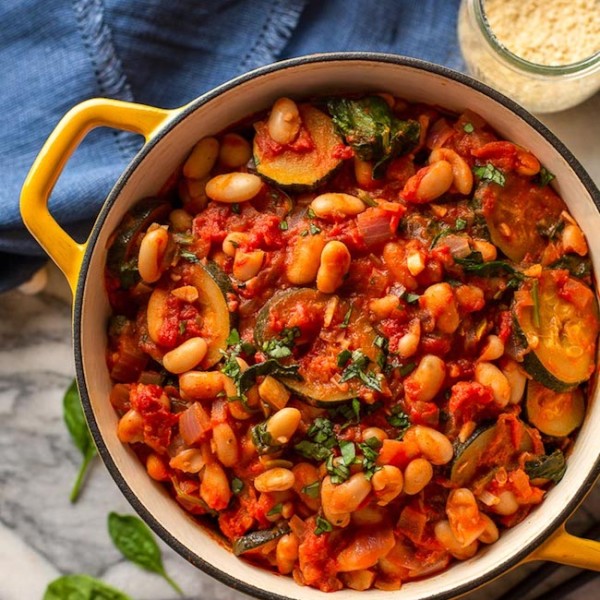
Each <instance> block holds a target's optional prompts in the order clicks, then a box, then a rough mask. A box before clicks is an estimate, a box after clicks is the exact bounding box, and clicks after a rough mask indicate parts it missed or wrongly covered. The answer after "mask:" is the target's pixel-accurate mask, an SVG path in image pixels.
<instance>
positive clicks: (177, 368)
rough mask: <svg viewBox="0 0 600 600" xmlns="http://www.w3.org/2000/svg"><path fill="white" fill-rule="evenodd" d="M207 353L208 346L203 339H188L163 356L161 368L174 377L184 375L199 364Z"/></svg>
mask: <svg viewBox="0 0 600 600" xmlns="http://www.w3.org/2000/svg"><path fill="white" fill-rule="evenodd" d="M207 351H208V344H207V343H206V340H205V339H204V338H201V337H193V338H190V339H189V340H186V341H185V342H183V343H182V344H180V345H179V346H177V348H174V349H173V350H171V351H169V352H167V353H166V354H165V355H164V356H163V367H164V368H165V369H166V370H167V371H169V373H175V374H176V375H179V374H180V373H185V372H186V371H190V370H191V369H193V368H194V367H195V366H196V365H198V364H200V363H201V362H202V359H203V358H204V357H205V356H206V352H207Z"/></svg>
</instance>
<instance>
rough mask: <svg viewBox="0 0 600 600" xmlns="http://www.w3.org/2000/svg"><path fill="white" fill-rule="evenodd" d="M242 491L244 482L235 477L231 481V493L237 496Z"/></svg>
mask: <svg viewBox="0 0 600 600" xmlns="http://www.w3.org/2000/svg"><path fill="white" fill-rule="evenodd" d="M243 489H244V482H243V481H242V480H241V479H238V478H237V477H234V478H233V479H232V480H231V491H232V492H233V493H234V494H239V493H240V492H241V491H242V490H243Z"/></svg>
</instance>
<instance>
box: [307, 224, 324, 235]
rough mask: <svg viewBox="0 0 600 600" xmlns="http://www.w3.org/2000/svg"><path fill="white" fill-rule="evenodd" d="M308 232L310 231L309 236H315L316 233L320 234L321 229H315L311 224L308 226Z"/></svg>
mask: <svg viewBox="0 0 600 600" xmlns="http://www.w3.org/2000/svg"><path fill="white" fill-rule="evenodd" d="M308 230H309V231H310V235H317V233H321V228H320V227H317V226H316V225H315V224H314V223H311V224H310V225H309V226H308Z"/></svg>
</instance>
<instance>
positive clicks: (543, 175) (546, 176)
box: [535, 167, 556, 187]
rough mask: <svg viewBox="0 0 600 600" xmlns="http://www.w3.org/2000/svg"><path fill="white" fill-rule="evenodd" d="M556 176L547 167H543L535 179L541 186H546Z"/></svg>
mask: <svg viewBox="0 0 600 600" xmlns="http://www.w3.org/2000/svg"><path fill="white" fill-rule="evenodd" d="M555 178H556V175H555V174H554V173H551V172H550V171H548V169H546V167H542V168H541V169H540V172H539V173H538V174H537V175H536V177H535V181H536V183H537V184H538V185H539V186H540V187H544V186H546V185H548V184H549V183H550V182H551V181H552V180H553V179H555Z"/></svg>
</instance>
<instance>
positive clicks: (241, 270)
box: [233, 250, 265, 281]
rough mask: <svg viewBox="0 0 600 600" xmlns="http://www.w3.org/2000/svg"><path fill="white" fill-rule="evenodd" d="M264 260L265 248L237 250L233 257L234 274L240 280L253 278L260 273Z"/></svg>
mask: <svg viewBox="0 0 600 600" xmlns="http://www.w3.org/2000/svg"><path fill="white" fill-rule="evenodd" d="M264 260H265V253H264V251H263V250H252V251H251V252H245V251H242V250H237V251H236V253H235V258H234V259H233V276H234V277H235V278H236V279H239V280H240V281H248V280H250V279H252V278H253V277H255V276H256V275H258V272H259V271H260V269H261V267H262V266H263V262H264Z"/></svg>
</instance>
